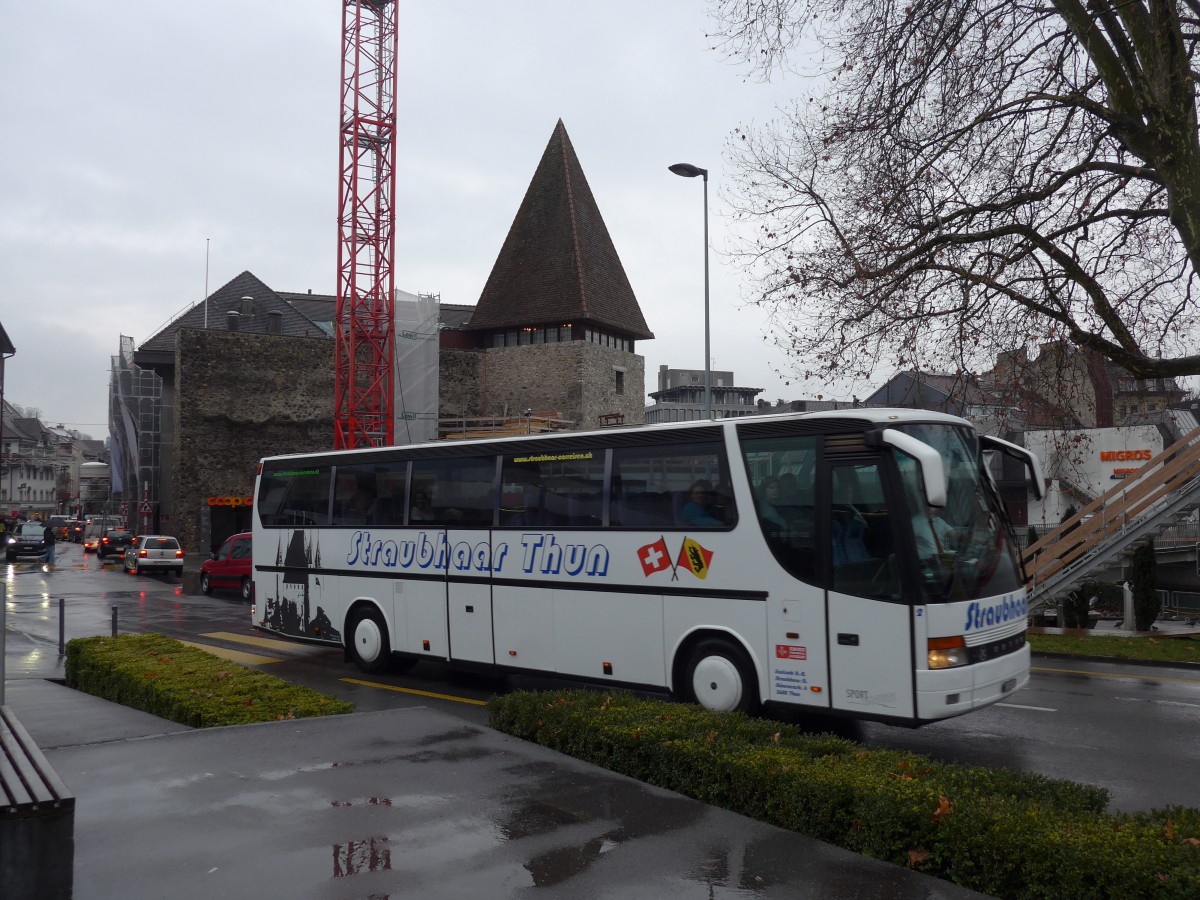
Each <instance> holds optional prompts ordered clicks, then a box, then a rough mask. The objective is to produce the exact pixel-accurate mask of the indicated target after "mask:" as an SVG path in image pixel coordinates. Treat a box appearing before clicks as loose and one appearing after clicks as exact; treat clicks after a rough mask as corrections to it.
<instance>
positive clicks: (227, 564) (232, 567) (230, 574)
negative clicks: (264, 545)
mask: <svg viewBox="0 0 1200 900" xmlns="http://www.w3.org/2000/svg"><path fill="white" fill-rule="evenodd" d="M252 571H253V570H252V568H251V558H250V532H249V531H243V532H242V533H241V534H235V535H231V536H230V537H227V538H226V539H225V543H223V544H222V545H221V546H220V548H219V549H218V550H217V552H216V553H214V554H213V555H212V559H206V560H205V561H204V564H203V565H201V566H200V590H202V591H203V592H204V593H206V594H211V593H212V592H213V591H214V590H216V589H219V588H225V589H228V590H236V591H241V594H242V599H243V600H249V599H251V598H252V597H253V596H254V580H253V574H252Z"/></svg>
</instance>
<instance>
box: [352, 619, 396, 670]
mask: <svg viewBox="0 0 1200 900" xmlns="http://www.w3.org/2000/svg"><path fill="white" fill-rule="evenodd" d="M349 639H350V641H349V645H350V655H351V656H353V657H354V663H355V665H357V666H358V667H359V668H360V669H362V670H363V671H364V672H367V673H368V674H371V675H378V674H379V673H381V672H383V671H384V670H385V669H387V667H388V663H389V662H390V660H391V656H392V648H391V645H390V644H389V642H388V633H387V623H386V622H384V621H383V614H382V613H380V612H379V610H377V609H376V608H375V607H374V606H371V605H369V604H368V605H366V606H363V607H361V608H360V609H359V610H357V611H356V612H355V614H354V616H353V618H352V619H351V620H350V634H349Z"/></svg>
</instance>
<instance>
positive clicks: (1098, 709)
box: [0, 545, 1200, 810]
mask: <svg viewBox="0 0 1200 900" xmlns="http://www.w3.org/2000/svg"><path fill="white" fill-rule="evenodd" d="M60 548H61V545H60ZM59 563H60V565H59V567H58V568H57V569H55V570H54V571H51V572H44V571H42V570H41V569H40V567H37V566H35V565H34V564H32V563H18V564H16V565H12V566H8V567H6V568H4V569H0V577H3V580H4V583H5V584H6V586H7V590H8V604H7V607H8V608H7V612H8V619H7V645H8V646H7V653H6V666H7V675H8V677H9V678H15V677H21V676H22V675H37V674H43V675H46V674H53V669H54V667H55V666H56V665H57V664H58V634H59V616H58V602H59V599H60V598H61V599H62V601H63V605H64V608H65V633H66V638H67V639H68V640H69V639H70V638H72V637H80V636H86V635H92V634H108V633H110V631H111V620H112V611H113V608H114V607H115V608H116V610H117V619H118V627H119V629H120V631H122V632H144V631H154V632H158V633H162V634H167V635H170V636H172V637H177V638H181V639H184V640H189V641H193V642H196V643H200V644H204V645H206V646H208V647H213V648H217V649H218V650H219V651H220V652H222V653H223V654H225V655H228V656H230V657H231V658H234V659H236V660H238V661H240V662H244V663H246V664H249V665H259V666H263V667H264V668H265V669H267V670H268V671H271V672H272V673H273V674H275V675H278V676H279V677H282V678H285V679H287V680H289V681H293V682H296V683H299V684H306V685H308V686H310V687H313V688H316V689H318V690H321V691H324V692H326V693H330V694H335V695H337V696H340V697H344V698H346V699H348V700H351V701H352V702H353V703H354V704H355V705H356V707H357V709H359V710H360V711H364V712H366V711H380V710H389V709H396V708H404V707H413V706H427V707H430V708H434V709H438V710H440V711H442V712H446V713H449V714H451V715H454V716H456V717H458V718H461V719H465V720H467V721H470V722H473V723H482V722H483V721H484V720H485V719H486V713H485V711H484V710H483V708H482V706H481V703H482V702H483V701H485V700H486V699H487V697H488V696H490V695H491V694H493V693H496V692H499V691H504V690H508V689H510V688H512V687H537V686H541V685H545V684H550V683H551V682H545V681H540V680H534V679H524V678H485V677H480V676H475V675H467V674H463V673H457V672H454V671H452V670H451V669H449V668H448V667H447V666H444V665H440V664H436V663H430V662H422V663H420V664H418V665H417V666H416V668H414V669H413V670H412V671H410V672H408V673H405V674H404V675H385V676H367V675H363V674H362V673H361V672H359V671H358V670H357V669H356V668H354V666H353V665H351V664H349V663H346V662H344V661H343V657H342V653H341V651H340V650H333V649H325V648H320V647H311V646H306V645H300V644H295V643H291V642H285V641H279V640H275V639H273V638H270V637H268V636H266V635H263V634H261V633H259V632H256V631H254V630H253V629H252V628H251V627H250V622H249V619H250V615H249V607H248V606H247V605H246V604H245V603H244V602H242V601H241V600H240V599H238V598H237V597H236V596H235V595H233V594H229V595H224V596H221V595H214V596H212V597H205V596H204V595H202V594H200V593H199V591H198V590H196V589H195V587H194V576H191V577H189V576H185V582H184V584H181V583H180V582H179V581H178V580H177V579H174V578H172V577H170V576H140V575H139V576H130V575H126V574H125V573H124V572H123V571H122V570H121V568H120V566H119V564H108V565H101V564H100V563H99V561H98V560H96V559H95V558H94V557H91V556H89V557H86V558H85V557H84V554H83V553H82V550H81V549H80V547H79V546H78V545H67V547H66V548H65V551H64V552H62V553H60V557H59ZM185 585H186V586H188V587H191V588H192V590H191V591H190V592H189V591H187V590H185ZM58 671H59V672H60V673H61V666H59V668H58ZM810 724H811V727H814V728H817V729H822V728H832V729H833V730H837V731H839V732H840V733H843V734H847V735H848V736H852V737H855V738H857V739H859V740H862V741H864V742H865V743H867V744H870V745H875V746H890V747H903V748H908V749H912V750H916V751H919V752H922V753H927V754H929V755H931V756H934V757H936V758H940V759H947V760H954V761H957V762H961V763H965V764H969V765H982V766H989V767H1006V768H1011V769H1015V770H1021V771H1028V772H1037V773H1041V774H1044V775H1049V776H1053V777H1060V778H1070V779H1072V780H1075V781H1081V782H1084V783H1088V784H1097V785H1101V786H1104V787H1106V788H1108V789H1109V790H1110V792H1111V794H1112V808H1113V809H1117V810H1137V809H1149V808H1152V807H1159V806H1167V805H1172V804H1181V805H1185V806H1196V807H1200V779H1196V778H1194V777H1192V776H1191V775H1190V773H1192V772H1194V771H1195V769H1196V768H1197V766H1200V740H1198V738H1200V670H1196V669H1187V668H1160V667H1149V666H1135V665H1125V664H1122V665H1113V664H1108V663H1095V662H1087V661H1080V660H1063V659H1049V658H1036V659H1035V660H1034V672H1033V677H1032V679H1031V683H1030V685H1029V687H1027V688H1026V689H1025V690H1024V691H1022V692H1021V693H1020V694H1018V695H1016V696H1015V697H1013V698H1012V700H1011V701H1010V702H1008V703H1004V704H998V705H996V706H994V707H991V708H989V709H986V710H983V711H980V712H977V713H974V714H971V715H968V716H963V717H959V718H956V719H951V720H949V721H946V722H941V723H937V724H934V725H928V726H925V727H924V728H921V729H917V730H909V729H903V728H892V727H888V726H883V725H877V724H871V723H868V724H854V723H844V722H837V721H824V722H820V721H818V722H812V723H810Z"/></svg>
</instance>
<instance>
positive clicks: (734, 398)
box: [646, 366, 763, 425]
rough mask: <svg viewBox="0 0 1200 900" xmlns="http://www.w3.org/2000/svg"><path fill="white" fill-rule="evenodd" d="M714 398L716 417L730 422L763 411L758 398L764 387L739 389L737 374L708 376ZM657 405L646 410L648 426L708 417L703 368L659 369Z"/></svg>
mask: <svg viewBox="0 0 1200 900" xmlns="http://www.w3.org/2000/svg"><path fill="white" fill-rule="evenodd" d="M708 381H709V392H710V393H711V395H712V417H713V418H714V419H729V418H737V417H740V416H753V415H757V414H758V413H759V412H760V409H759V405H758V400H757V397H758V395H759V394H761V393H762V390H763V389H762V388H753V387H737V386H736V385H737V382H736V381H735V380H734V377H733V372H730V371H724V370H722V371H712V370H710V371H709V373H708ZM650 399H651V400H653V401H654V402H653V403H652V404H651V405H649V406H647V407H646V424H648V425H649V424H656V423H659V422H692V421H696V420H699V419H707V418H708V403H707V402H706V400H705V396H704V370H703V369H672V368H669V367H668V366H659V367H658V390H655V391H651V392H650Z"/></svg>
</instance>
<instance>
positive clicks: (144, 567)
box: [124, 534, 183, 578]
mask: <svg viewBox="0 0 1200 900" xmlns="http://www.w3.org/2000/svg"><path fill="white" fill-rule="evenodd" d="M124 565H125V571H126V572H128V573H129V574H130V575H137V574H138V573H139V572H174V573H175V574H176V575H177V576H179V577H181V578H182V577H183V548H181V547H180V546H179V541H178V540H176V539H175V538H173V537H172V536H171V535H169V534H139V535H138V536H137V537H135V538H134V539H133V541H132V542H131V543H130V545H129V548H128V549H127V550H126V551H125V562H124Z"/></svg>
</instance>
